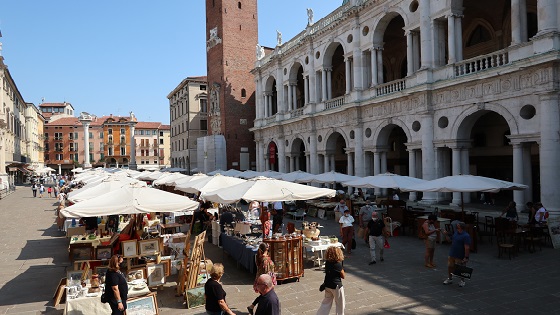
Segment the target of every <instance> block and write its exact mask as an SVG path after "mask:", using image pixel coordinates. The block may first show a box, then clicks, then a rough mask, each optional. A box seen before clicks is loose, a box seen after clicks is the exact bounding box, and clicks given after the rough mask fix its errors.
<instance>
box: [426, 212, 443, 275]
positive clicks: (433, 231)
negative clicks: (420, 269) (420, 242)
mask: <svg viewBox="0 0 560 315" xmlns="http://www.w3.org/2000/svg"><path fill="white" fill-rule="evenodd" d="M436 220H437V216H436V215H435V214H430V215H429V216H428V220H426V221H424V224H422V235H423V236H424V237H423V238H424V245H425V246H426V252H425V254H424V266H426V267H428V268H434V267H435V266H436V264H434V252H435V250H436V239H437V235H438V232H439V231H440V229H437V228H436V226H435V222H436Z"/></svg>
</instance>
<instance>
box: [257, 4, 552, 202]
mask: <svg viewBox="0 0 560 315" xmlns="http://www.w3.org/2000/svg"><path fill="white" fill-rule="evenodd" d="M559 10H560V4H558V3H557V1H554V0H539V1H536V0H526V1H491V2H488V1H486V2H484V1H475V0H451V1H416V0H414V1H398V0H397V1H383V0H350V1H344V3H343V4H342V6H341V7H339V8H338V9H336V10H335V11H333V12H332V13H330V14H329V15H327V16H326V17H324V18H323V19H321V20H319V21H317V22H314V21H313V20H312V15H311V17H310V19H309V20H308V21H307V27H306V28H305V29H304V30H303V31H302V32H301V33H300V34H298V35H297V36H296V37H294V38H292V39H290V40H289V41H287V42H286V43H282V42H281V39H280V40H279V42H278V46H277V47H276V48H275V50H274V52H272V53H270V54H267V55H265V56H262V55H260V56H259V60H258V61H257V62H256V66H255V68H254V69H253V71H252V73H253V74H254V80H255V82H256V95H257V107H256V108H257V111H256V120H255V126H254V128H253V129H252V131H254V133H255V141H256V143H257V156H258V157H259V158H258V159H257V169H258V170H266V169H276V170H279V171H282V172H289V171H294V170H298V169H301V170H305V171H308V172H311V173H321V172H324V171H329V170H337V171H342V172H344V173H348V174H353V175H359V176H367V175H374V174H379V173H383V172H387V171H390V172H394V173H397V174H401V175H410V176H413V177H419V178H423V179H428V180H430V179H435V178H439V177H443V176H447V175H452V174H453V175H454V174H473V175H482V176H489V177H494V178H500V179H505V180H510V181H514V182H518V183H523V184H526V185H528V186H529V189H527V190H525V191H515V192H513V193H512V192H501V193H500V195H501V197H502V198H504V199H506V200H507V199H509V200H515V201H516V203H517V205H518V207H520V208H521V207H523V205H524V204H525V203H526V202H527V201H542V202H543V204H544V205H545V207H547V209H548V210H551V211H552V212H553V213H558V211H559V209H560V195H558V194H557V193H556V190H557V187H558V184H557V181H556V179H557V178H559V177H560V169H559V168H558V167H556V164H557V162H558V160H559V154H560V141H559V140H560V139H559V135H560V114H559V112H560V111H559V92H560V90H559V87H558V84H557V82H558V79H559V77H558V75H559V73H560V72H559V71H558V61H559V57H558V52H559V50H560V16H559V12H560V11H559ZM302 24H304V21H302ZM415 197H416V194H411V198H412V199H414V198H415ZM471 197H473V198H474V197H475V196H474V194H473V196H467V195H465V198H466V202H468V201H469V200H470V198H471ZM422 198H423V201H424V202H426V203H432V202H436V201H440V200H447V199H451V201H452V202H454V203H459V202H460V195H459V194H452V195H451V194H441V193H440V194H438V193H424V194H423V196H422Z"/></svg>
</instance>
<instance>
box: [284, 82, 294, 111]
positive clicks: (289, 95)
mask: <svg viewBox="0 0 560 315" xmlns="http://www.w3.org/2000/svg"><path fill="white" fill-rule="evenodd" d="M286 86H287V87H288V111H291V110H292V109H294V107H293V99H292V88H293V86H292V84H291V83H288V84H286Z"/></svg>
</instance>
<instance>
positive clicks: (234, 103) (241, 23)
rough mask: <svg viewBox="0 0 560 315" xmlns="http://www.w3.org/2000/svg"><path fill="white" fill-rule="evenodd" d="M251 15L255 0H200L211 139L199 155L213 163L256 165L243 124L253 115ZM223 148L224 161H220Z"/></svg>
mask: <svg viewBox="0 0 560 315" xmlns="http://www.w3.org/2000/svg"><path fill="white" fill-rule="evenodd" d="M257 21H258V20H257V0H241V1H231V0H206V40H207V41H206V51H207V53H206V61H207V76H208V100H209V102H208V103H209V109H208V116H209V118H208V120H209V124H208V125H209V126H208V137H207V138H212V140H211V141H209V142H208V143H210V142H211V143H212V144H211V145H208V146H207V147H206V148H205V150H204V151H205V157H204V158H206V159H208V157H210V156H212V159H214V160H215V161H218V163H212V165H214V167H215V168H216V169H217V168H221V167H224V166H225V168H224V170H225V169H230V168H233V169H239V170H247V169H254V168H255V167H256V162H255V161H256V159H255V143H254V140H253V134H252V132H250V131H249V128H251V127H253V120H254V119H255V82H254V78H253V76H252V75H251V73H250V71H251V69H253V68H254V66H255V61H256V54H255V47H256V45H257V43H258V23H257ZM221 142H223V143H224V144H225V150H224V149H223V148H222V145H224V144H222V143H221ZM212 151H214V152H212ZM224 151H225V161H222V162H221V163H220V162H219V161H220V160H221V158H220V156H223V155H224ZM212 154H215V156H214V155H212ZM224 162H225V163H224ZM210 168H212V167H210ZM207 171H210V170H208V169H207Z"/></svg>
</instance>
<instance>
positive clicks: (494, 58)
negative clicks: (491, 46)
mask: <svg viewBox="0 0 560 315" xmlns="http://www.w3.org/2000/svg"><path fill="white" fill-rule="evenodd" d="M508 64H510V60H509V53H508V50H506V49H503V50H500V51H496V52H494V53H491V54H488V55H483V56H478V57H475V58H471V59H468V60H464V61H461V62H458V63H456V64H455V66H454V70H455V71H454V74H455V77H460V76H464V75H467V74H473V73H477V72H481V71H484V70H488V69H491V68H496V67H500V66H505V65H508Z"/></svg>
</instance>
